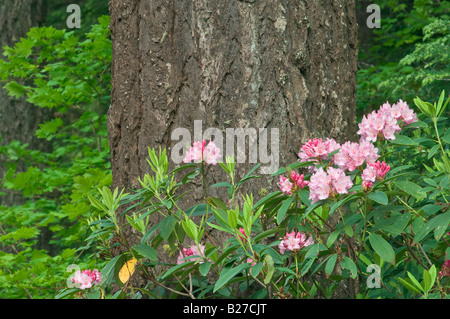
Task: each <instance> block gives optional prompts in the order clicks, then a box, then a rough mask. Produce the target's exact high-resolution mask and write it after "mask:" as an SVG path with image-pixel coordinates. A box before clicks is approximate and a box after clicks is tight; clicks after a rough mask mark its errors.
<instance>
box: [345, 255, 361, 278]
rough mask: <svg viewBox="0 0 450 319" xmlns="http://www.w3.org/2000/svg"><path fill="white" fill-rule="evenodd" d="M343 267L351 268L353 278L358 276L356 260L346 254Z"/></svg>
mask: <svg viewBox="0 0 450 319" xmlns="http://www.w3.org/2000/svg"><path fill="white" fill-rule="evenodd" d="M341 267H342V268H346V269H348V270H350V272H351V273H352V275H351V277H352V278H356V276H357V275H358V269H357V267H356V264H355V262H354V261H353V260H351V259H350V258H349V257H347V256H344V258H343V259H342V260H341Z"/></svg>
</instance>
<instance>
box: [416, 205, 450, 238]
mask: <svg viewBox="0 0 450 319" xmlns="http://www.w3.org/2000/svg"><path fill="white" fill-rule="evenodd" d="M449 223H450V211H447V212H445V213H442V214H439V215H437V216H435V217H434V218H432V219H431V220H429V221H428V222H427V223H426V224H424V225H423V226H422V228H420V229H419V230H418V231H416V235H415V236H414V243H418V242H420V241H421V240H422V239H423V238H424V237H425V236H426V235H428V233H429V232H431V230H433V229H434V236H435V239H436V240H439V238H441V237H442V236H443V235H444V233H445V232H446V231H447V228H448V225H449Z"/></svg>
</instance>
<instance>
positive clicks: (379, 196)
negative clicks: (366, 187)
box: [369, 191, 388, 205]
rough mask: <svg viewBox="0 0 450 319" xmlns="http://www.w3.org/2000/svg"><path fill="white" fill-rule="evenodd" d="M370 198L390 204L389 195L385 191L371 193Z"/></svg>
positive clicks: (380, 202)
mask: <svg viewBox="0 0 450 319" xmlns="http://www.w3.org/2000/svg"><path fill="white" fill-rule="evenodd" d="M369 198H370V199H371V200H373V201H375V202H377V203H379V204H381V205H387V204H388V197H387V195H386V194H385V193H384V192H381V191H375V192H370V193H369Z"/></svg>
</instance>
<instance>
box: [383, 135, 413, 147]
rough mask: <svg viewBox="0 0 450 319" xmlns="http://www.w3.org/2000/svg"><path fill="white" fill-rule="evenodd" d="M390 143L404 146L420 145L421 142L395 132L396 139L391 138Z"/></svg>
mask: <svg viewBox="0 0 450 319" xmlns="http://www.w3.org/2000/svg"><path fill="white" fill-rule="evenodd" d="M390 143H392V144H397V145H404V146H419V143H417V142H414V141H413V140H412V139H411V138H409V137H408V136H405V135H398V134H395V140H390Z"/></svg>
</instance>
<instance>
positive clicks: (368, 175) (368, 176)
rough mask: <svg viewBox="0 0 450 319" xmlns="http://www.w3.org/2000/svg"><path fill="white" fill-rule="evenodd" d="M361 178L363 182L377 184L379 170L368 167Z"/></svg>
mask: <svg viewBox="0 0 450 319" xmlns="http://www.w3.org/2000/svg"><path fill="white" fill-rule="evenodd" d="M361 178H362V179H363V181H365V182H366V181H367V182H375V179H376V178H377V169H376V168H375V167H373V166H367V167H366V168H365V169H364V170H363V172H362V174H361Z"/></svg>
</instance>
